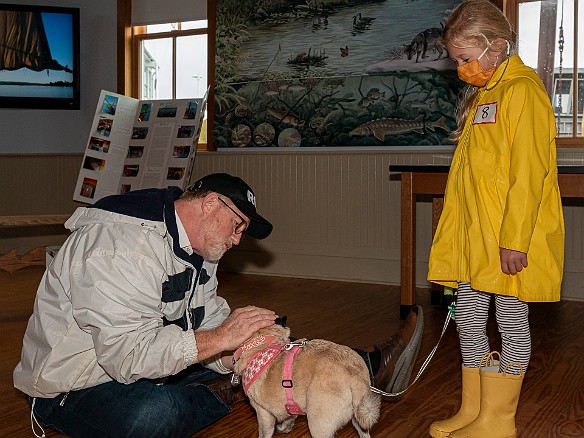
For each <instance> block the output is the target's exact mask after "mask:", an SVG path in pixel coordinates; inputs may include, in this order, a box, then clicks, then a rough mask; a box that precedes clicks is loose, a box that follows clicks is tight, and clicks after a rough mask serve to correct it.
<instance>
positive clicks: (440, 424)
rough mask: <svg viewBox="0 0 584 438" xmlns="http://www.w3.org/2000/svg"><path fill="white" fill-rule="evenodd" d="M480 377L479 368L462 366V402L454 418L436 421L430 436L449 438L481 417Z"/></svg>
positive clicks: (432, 425) (431, 426)
mask: <svg viewBox="0 0 584 438" xmlns="http://www.w3.org/2000/svg"><path fill="white" fill-rule="evenodd" d="M480 387H481V382H480V375H479V369H478V368H467V367H465V366H464V365H463V366H462V402H461V404H460V409H459V410H458V413H457V414H455V415H454V417H450V418H448V419H446V420H441V421H435V422H433V423H432V424H431V425H430V436H431V437H433V438H447V437H449V436H450V433H451V432H452V431H453V430H456V429H460V428H461V427H464V426H466V425H467V424H470V423H472V422H473V421H474V420H475V418H477V417H478V415H479V409H480V402H481V398H480Z"/></svg>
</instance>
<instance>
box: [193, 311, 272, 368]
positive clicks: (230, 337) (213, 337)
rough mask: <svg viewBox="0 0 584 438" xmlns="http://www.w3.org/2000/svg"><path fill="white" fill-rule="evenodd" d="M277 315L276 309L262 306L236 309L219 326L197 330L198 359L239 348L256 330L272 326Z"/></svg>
mask: <svg viewBox="0 0 584 438" xmlns="http://www.w3.org/2000/svg"><path fill="white" fill-rule="evenodd" d="M277 317H278V315H276V313H275V312H274V311H272V310H268V309H263V308H261V307H255V306H247V307H241V308H239V309H235V310H234V311H233V312H232V313H231V315H229V316H228V317H227V319H226V320H225V321H223V324H221V325H220V326H219V327H217V328H214V329H211V330H199V331H197V332H195V338H196V340H197V347H198V349H199V354H198V360H199V361H202V360H204V359H207V358H209V357H211V356H214V355H216V354H218V353H222V352H224V351H232V350H235V349H237V347H239V346H240V345H241V344H242V343H243V342H244V341H245V340H247V339H248V338H249V337H250V336H251V335H252V334H253V333H254V332H256V331H258V330H259V329H261V328H264V327H269V326H271V325H272V324H273V323H274V321H275V320H276V318H277Z"/></svg>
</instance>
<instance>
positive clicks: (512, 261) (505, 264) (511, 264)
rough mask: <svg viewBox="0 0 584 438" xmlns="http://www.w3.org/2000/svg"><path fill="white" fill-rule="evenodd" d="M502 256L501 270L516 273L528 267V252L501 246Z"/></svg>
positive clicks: (506, 272) (500, 253) (500, 252)
mask: <svg viewBox="0 0 584 438" xmlns="http://www.w3.org/2000/svg"><path fill="white" fill-rule="evenodd" d="M499 255H500V258H501V271H503V272H504V273H505V274H511V275H515V274H517V273H518V272H521V271H522V270H523V268H527V254H525V253H524V252H520V251H513V250H511V249H507V248H499Z"/></svg>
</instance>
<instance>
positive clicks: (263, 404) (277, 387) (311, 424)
mask: <svg viewBox="0 0 584 438" xmlns="http://www.w3.org/2000/svg"><path fill="white" fill-rule="evenodd" d="M233 358H234V373H235V376H241V380H242V382H241V383H242V384H243V385H244V391H245V393H246V394H247V396H248V398H249V401H250V403H251V405H252V407H253V408H254V409H255V411H256V415H257V420H258V428H259V437H260V438H271V437H272V436H273V434H274V429H275V430H276V431H277V432H278V433H288V432H290V431H291V430H292V428H293V427H294V422H295V420H296V417H297V416H298V415H303V414H304V415H306V417H307V422H308V428H309V430H310V433H311V435H312V437H313V438H332V437H333V436H334V434H335V432H336V431H337V430H339V429H340V428H341V427H343V426H345V425H346V424H347V423H348V422H349V420H351V421H352V423H353V426H354V427H355V429H357V432H358V433H359V437H360V438H370V434H369V430H370V429H371V427H372V426H373V425H374V424H376V423H377V421H378V419H379V411H380V404H381V397H380V396H379V395H378V394H374V393H373V392H371V388H370V386H369V385H370V379H369V370H368V369H367V366H366V365H365V362H364V361H363V359H362V358H361V356H359V354H357V353H356V352H355V351H353V350H352V349H350V348H349V347H346V346H344V345H338V344H335V343H333V342H329V341H325V340H322V339H313V340H309V341H306V340H304V341H299V342H290V329H289V328H287V327H283V326H280V325H277V324H274V325H272V326H270V327H267V328H263V329H260V330H259V331H257V332H256V333H255V334H254V335H253V336H252V337H251V338H250V339H249V340H248V341H246V342H245V343H244V344H243V345H242V346H241V347H239V348H238V349H237V350H236V352H235V353H234V356H233ZM266 364H267V365H266ZM263 366H265V368H264V369H263V371H261V370H259V369H260V368H262V367H263ZM258 370H259V372H258Z"/></svg>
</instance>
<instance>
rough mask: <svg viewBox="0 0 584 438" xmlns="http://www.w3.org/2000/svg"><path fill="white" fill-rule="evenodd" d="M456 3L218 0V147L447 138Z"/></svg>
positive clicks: (454, 88) (454, 81)
mask: <svg viewBox="0 0 584 438" xmlns="http://www.w3.org/2000/svg"><path fill="white" fill-rule="evenodd" d="M458 3H459V1H454V0H385V1H383V0H371V1H366V0H360V1H346V0H307V1H305V0H218V1H217V35H216V39H217V51H216V57H215V63H216V78H215V118H214V126H213V130H214V138H215V145H216V147H218V148H227V147H290V146H292V147H308V146H322V147H327V146H353V147H358V146H406V145H411V146H417V145H441V144H449V143H450V142H449V140H448V135H449V132H450V130H451V129H454V127H455V125H456V123H455V118H454V113H455V106H456V99H457V95H458V93H459V90H460V87H461V82H460V81H459V80H458V77H457V74H456V69H455V65H454V63H453V62H452V61H451V60H450V58H449V57H448V53H447V51H446V49H445V48H444V47H443V45H442V44H441V40H440V37H441V35H442V31H443V25H444V22H445V19H446V17H447V16H448V15H449V14H450V12H451V11H452V9H454V8H455V7H456V5H457V4H458Z"/></svg>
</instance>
